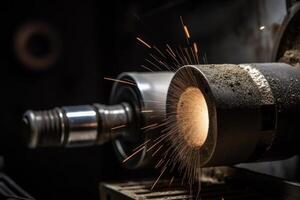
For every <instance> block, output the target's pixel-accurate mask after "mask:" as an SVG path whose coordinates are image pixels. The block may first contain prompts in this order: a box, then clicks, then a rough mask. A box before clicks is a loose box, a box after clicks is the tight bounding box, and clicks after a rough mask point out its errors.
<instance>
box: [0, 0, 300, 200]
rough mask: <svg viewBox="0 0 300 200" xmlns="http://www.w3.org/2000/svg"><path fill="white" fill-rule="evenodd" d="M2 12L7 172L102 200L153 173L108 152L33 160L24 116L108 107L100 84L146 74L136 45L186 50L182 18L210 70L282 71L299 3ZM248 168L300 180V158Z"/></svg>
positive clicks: (47, 153)
mask: <svg viewBox="0 0 300 200" xmlns="http://www.w3.org/2000/svg"><path fill="white" fill-rule="evenodd" d="M1 5H2V8H3V9H2V13H3V15H2V16H3V17H2V21H3V22H2V24H1V33H0V34H1V38H2V40H1V41H2V42H1V49H2V53H1V55H2V58H1V73H0V82H1V83H0V91H1V92H2V95H1V99H2V101H1V102H2V108H1V115H0V124H1V132H0V155H1V166H2V172H4V173H5V174H7V175H8V176H10V177H11V178H12V179H14V180H15V181H16V182H17V184H18V185H20V186H21V187H22V188H23V189H25V190H26V191H27V192H28V193H29V194H31V195H32V196H34V197H35V198H37V199H45V200H46V199H66V198H68V199H71V198H72V199H99V189H98V187H99V182H102V181H107V180H110V181H111V180H120V179H128V178H133V177H146V176H150V175H151V174H153V173H156V172H154V170H152V169H142V170H139V171H129V170H126V169H123V168H122V167H120V166H119V164H118V162H117V159H116V158H115V155H114V152H113V148H112V145H111V144H106V145H104V146H101V147H87V148H74V149H42V150H28V149H26V148H25V147H24V145H23V144H22V139H21V131H22V127H21V123H20V122H21V118H22V114H23V112H24V111H25V110H27V109H35V110H38V109H48V108H53V107H55V106H63V105H80V104H90V103H95V102H99V103H108V99H109V94H110V90H111V86H112V82H109V81H105V80H104V79H103V77H105V76H106V77H116V76H117V75H118V74H119V73H121V72H124V71H145V70H144V69H143V68H141V67H140V66H141V65H142V64H143V63H144V62H145V58H146V57H147V49H146V48H144V47H143V46H141V45H140V43H138V42H137V41H136V37H137V36H139V37H142V38H144V39H145V41H148V42H149V43H152V44H156V45H157V46H159V45H165V44H166V43H168V44H170V45H175V46H176V45H180V44H183V43H184V42H185V40H184V33H183V31H182V27H181V22H180V18H179V17H180V16H182V17H183V19H184V22H185V23H186V24H187V26H188V27H189V30H190V34H191V36H192V38H191V39H192V41H195V42H197V43H198V44H199V48H200V50H201V51H202V53H203V54H204V53H205V54H206V56H207V60H208V63H250V62H271V61H277V60H278V59H280V57H281V56H282V54H283V52H284V49H285V48H287V47H286V46H288V45H290V44H289V43H288V41H287V39H286V38H285V35H284V34H283V32H284V31H283V30H289V29H288V28H287V27H288V22H289V18H290V13H291V12H290V11H291V9H296V8H295V5H297V1H296V0H255V1H246V0H210V1H196V0H173V1H172V0H163V1H162V0H160V1H158V0H157V1H153V0H152V1H133V0H122V1H121V0H112V1H105V2H104V1H96V0H86V1H79V0H73V1H66V0H60V1H55V0H54V1H53V0H51V1H50V0H27V1H17V0H12V1H5V2H2V3H1ZM298 18H299V17H298ZM293 27H295V26H293ZM297 28H298V29H297V30H298V31H299V27H298V26H297ZM244 167H247V168H251V169H255V170H258V171H262V172H264V173H269V174H273V175H276V176H280V177H284V178H287V179H290V180H299V175H300V174H299V170H298V159H297V158H292V159H290V160H288V161H286V162H280V163H278V162H276V163H275V164H274V163H272V164H268V163H267V164H266V163H264V164H259V165H258V164H251V165H246V166H244Z"/></svg>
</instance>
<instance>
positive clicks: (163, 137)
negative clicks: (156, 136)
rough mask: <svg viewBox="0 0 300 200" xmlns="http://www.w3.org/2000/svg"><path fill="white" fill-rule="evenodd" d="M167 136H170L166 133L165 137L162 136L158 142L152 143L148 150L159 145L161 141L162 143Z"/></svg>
mask: <svg viewBox="0 0 300 200" xmlns="http://www.w3.org/2000/svg"><path fill="white" fill-rule="evenodd" d="M166 137H168V135H164V137H162V138H161V139H160V140H159V141H158V142H156V143H155V144H154V145H152V146H151V147H150V148H149V149H148V150H147V152H148V151H150V150H151V149H153V148H154V147H155V146H157V145H158V144H159V143H161V142H162V141H163V140H164V139H166Z"/></svg>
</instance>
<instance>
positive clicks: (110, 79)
mask: <svg viewBox="0 0 300 200" xmlns="http://www.w3.org/2000/svg"><path fill="white" fill-rule="evenodd" d="M104 79H105V80H109V81H115V82H119V83H125V84H128V85H134V86H136V84H135V83H132V82H129V81H124V80H119V79H114V78H109V77H104Z"/></svg>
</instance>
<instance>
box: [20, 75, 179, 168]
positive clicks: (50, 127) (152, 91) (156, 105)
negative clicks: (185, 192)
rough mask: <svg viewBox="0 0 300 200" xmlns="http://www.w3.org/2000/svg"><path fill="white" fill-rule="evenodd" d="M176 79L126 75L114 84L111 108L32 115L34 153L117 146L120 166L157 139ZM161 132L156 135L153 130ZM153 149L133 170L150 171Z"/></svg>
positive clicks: (27, 117)
mask: <svg viewBox="0 0 300 200" xmlns="http://www.w3.org/2000/svg"><path fill="white" fill-rule="evenodd" d="M173 74H174V73H171V72H151V73H122V74H121V75H120V76H119V77H118V79H119V80H118V81H116V82H115V84H114V86H113V89H112V93H111V98H110V104H112V105H102V104H94V105H82V106H65V107H61V108H55V109H52V110H47V111H27V112H26V113H25V114H24V118H23V122H24V125H25V128H26V130H27V131H26V132H25V135H26V138H27V144H28V146H29V147H31V148H36V147H47V146H62V147H74V146H90V145H101V144H103V143H105V142H108V141H111V140H114V141H113V144H114V146H115V150H116V153H117V156H118V157H119V158H120V160H121V161H123V160H124V159H126V158H128V156H130V155H131V154H132V152H133V150H134V149H135V148H136V147H138V146H140V145H141V144H143V143H145V141H146V140H149V138H150V137H156V136H157V134H159V133H160V131H159V130H158V129H157V127H159V126H161V124H162V122H163V120H164V119H165V110H166V105H165V104H166V98H167V90H168V87H169V84H170V81H171V79H172V76H173ZM154 128H155V129H156V130H155V131H153V130H152V129H154ZM147 148H148V146H145V149H144V150H143V151H141V152H139V154H136V155H135V156H134V157H133V158H132V159H130V160H128V162H126V164H125V165H126V166H127V167H129V168H136V167H140V166H142V165H145V164H146V163H147V162H148V161H149V160H150V159H149V156H147V151H148V149H147Z"/></svg>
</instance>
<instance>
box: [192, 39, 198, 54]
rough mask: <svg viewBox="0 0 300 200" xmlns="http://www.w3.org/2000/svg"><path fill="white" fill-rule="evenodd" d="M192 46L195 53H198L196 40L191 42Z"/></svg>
mask: <svg viewBox="0 0 300 200" xmlns="http://www.w3.org/2000/svg"><path fill="white" fill-rule="evenodd" d="M193 47H194V51H195V53H196V54H198V47H197V43H196V42H194V43H193Z"/></svg>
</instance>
